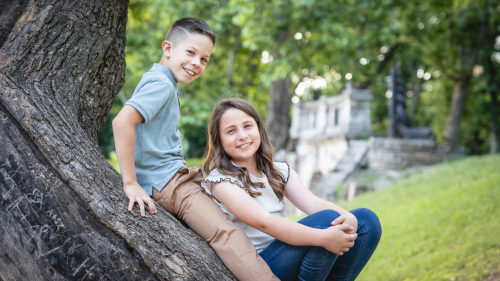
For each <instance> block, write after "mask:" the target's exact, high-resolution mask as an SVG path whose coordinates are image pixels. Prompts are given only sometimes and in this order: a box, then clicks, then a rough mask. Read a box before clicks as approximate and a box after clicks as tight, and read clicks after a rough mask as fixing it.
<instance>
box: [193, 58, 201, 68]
mask: <svg viewBox="0 0 500 281" xmlns="http://www.w3.org/2000/svg"><path fill="white" fill-rule="evenodd" d="M191 64H192V65H196V66H199V65H200V60H199V59H197V58H194V59H192V60H191Z"/></svg>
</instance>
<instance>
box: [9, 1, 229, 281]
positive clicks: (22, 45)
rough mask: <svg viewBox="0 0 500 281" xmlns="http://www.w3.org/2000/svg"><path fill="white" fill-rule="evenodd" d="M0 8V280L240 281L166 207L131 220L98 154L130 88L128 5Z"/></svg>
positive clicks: (115, 178) (17, 4)
mask: <svg viewBox="0 0 500 281" xmlns="http://www.w3.org/2000/svg"><path fill="white" fill-rule="evenodd" d="M1 5H2V12H1V13H0V20H2V29H1V30H0V93H1V96H0V103H1V105H2V106H1V107H0V223H1V225H0V234H1V239H0V279H1V280H48V279H51V280H52V279H55V280H68V279H69V280H155V279H157V278H158V279H162V280H236V279H235V278H234V277H233V275H232V274H231V273H230V272H229V271H228V270H227V269H226V268H225V267H224V265H223V264H222V262H221V261H220V260H219V259H218V257H217V256H216V254H215V253H214V252H213V250H212V249H211V248H210V247H209V246H208V244H206V243H205V242H204V241H202V239H201V238H199V237H198V236H197V235H196V234H194V233H193V232H192V231H190V230H188V229H186V228H185V227H184V226H183V225H182V224H181V223H180V222H178V221H177V220H176V219H175V218H173V217H172V216H171V215H170V214H168V213H167V212H166V211H164V210H163V209H162V208H159V209H160V211H159V212H158V214H156V215H154V216H151V215H147V217H146V218H141V217H140V215H139V212H138V209H137V208H136V209H135V210H134V211H133V212H132V213H128V212H127V203H128V200H127V198H126V197H125V195H124V193H123V191H122V189H121V187H122V184H121V177H120V175H119V174H118V173H116V171H114V170H113V169H112V168H111V167H110V166H109V165H108V164H107V163H106V161H105V159H104V158H103V156H102V155H101V153H100V151H99V148H98V146H97V137H96V136H97V132H98V129H99V127H100V125H101V124H102V123H103V121H104V119H105V116H106V115H107V113H108V112H109V110H110V108H111V105H112V103H113V100H114V99H115V97H116V95H117V94H118V92H119V90H120V89H121V87H122V85H123V82H124V69H125V54H124V50H125V24H126V18H127V2H126V1H119V0H114V1H113V0H102V1H91V0H88V1H77V0H66V1H57V0H52V1H46V0H39V1H34V0H32V1H21V0H18V1H11V3H3V4H1ZM5 9H8V10H9V11H13V12H10V13H7V14H6V13H5V12H3V11H5ZM4 20H6V22H8V23H9V24H7V25H3V23H4ZM9 26H10V27H9ZM110 229H111V230H112V231H110ZM153 275H154V276H153Z"/></svg>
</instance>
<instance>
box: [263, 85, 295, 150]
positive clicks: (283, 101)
mask: <svg viewBox="0 0 500 281" xmlns="http://www.w3.org/2000/svg"><path fill="white" fill-rule="evenodd" d="M290 83H291V81H290V76H287V77H286V78H285V79H281V80H276V81H273V82H272V83H271V86H269V100H268V102H267V117H266V131H267V134H268V136H269V139H270V141H271V143H272V144H273V145H274V146H275V147H276V148H278V149H280V148H284V147H285V144H286V140H287V137H288V126H289V123H290V122H289V119H290V117H289V116H288V110H289V109H290V102H291V97H290Z"/></svg>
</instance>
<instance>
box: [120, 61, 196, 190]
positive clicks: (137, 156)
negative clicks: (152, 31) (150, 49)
mask: <svg viewBox="0 0 500 281" xmlns="http://www.w3.org/2000/svg"><path fill="white" fill-rule="evenodd" d="M125 104H128V105H130V106H133V107H134V108H135V109H137V110H138V111H139V112H140V113H141V114H142V116H143V117H144V120H143V121H142V122H141V123H139V124H137V126H135V153H134V161H135V171H136V174H137V182H138V183H139V184H140V185H141V186H142V188H144V189H145V190H146V192H147V193H148V194H149V195H150V196H151V195H152V194H153V187H154V188H156V190H158V191H161V190H162V189H163V187H164V186H165V185H166V184H167V183H168V181H170V179H171V178H172V177H173V176H174V175H175V173H176V172H177V171H179V170H180V169H182V168H185V167H186V161H184V157H183V156H182V153H181V151H182V143H181V136H180V133H179V121H180V117H181V114H180V103H179V92H178V91H177V84H176V82H175V80H174V77H173V76H172V74H171V73H170V71H169V70H168V69H167V68H166V67H164V66H163V65H161V64H157V63H155V64H153V67H152V68H151V69H150V70H149V71H148V72H146V73H144V75H143V76H142V79H141V81H140V82H139V84H138V85H137V87H136V88H135V91H134V94H133V95H132V98H131V99H130V100H128V101H127V102H126V103H125Z"/></svg>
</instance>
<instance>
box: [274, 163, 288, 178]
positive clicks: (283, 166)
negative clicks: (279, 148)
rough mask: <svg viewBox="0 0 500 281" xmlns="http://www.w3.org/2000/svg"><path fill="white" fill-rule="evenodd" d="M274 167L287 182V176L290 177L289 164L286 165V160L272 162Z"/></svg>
mask: <svg viewBox="0 0 500 281" xmlns="http://www.w3.org/2000/svg"><path fill="white" fill-rule="evenodd" d="M273 164H274V168H276V169H277V170H278V171H279V172H280V173H281V175H282V176H283V178H284V179H285V182H288V178H289V177H290V166H289V165H288V163H287V162H285V161H283V162H273Z"/></svg>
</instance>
